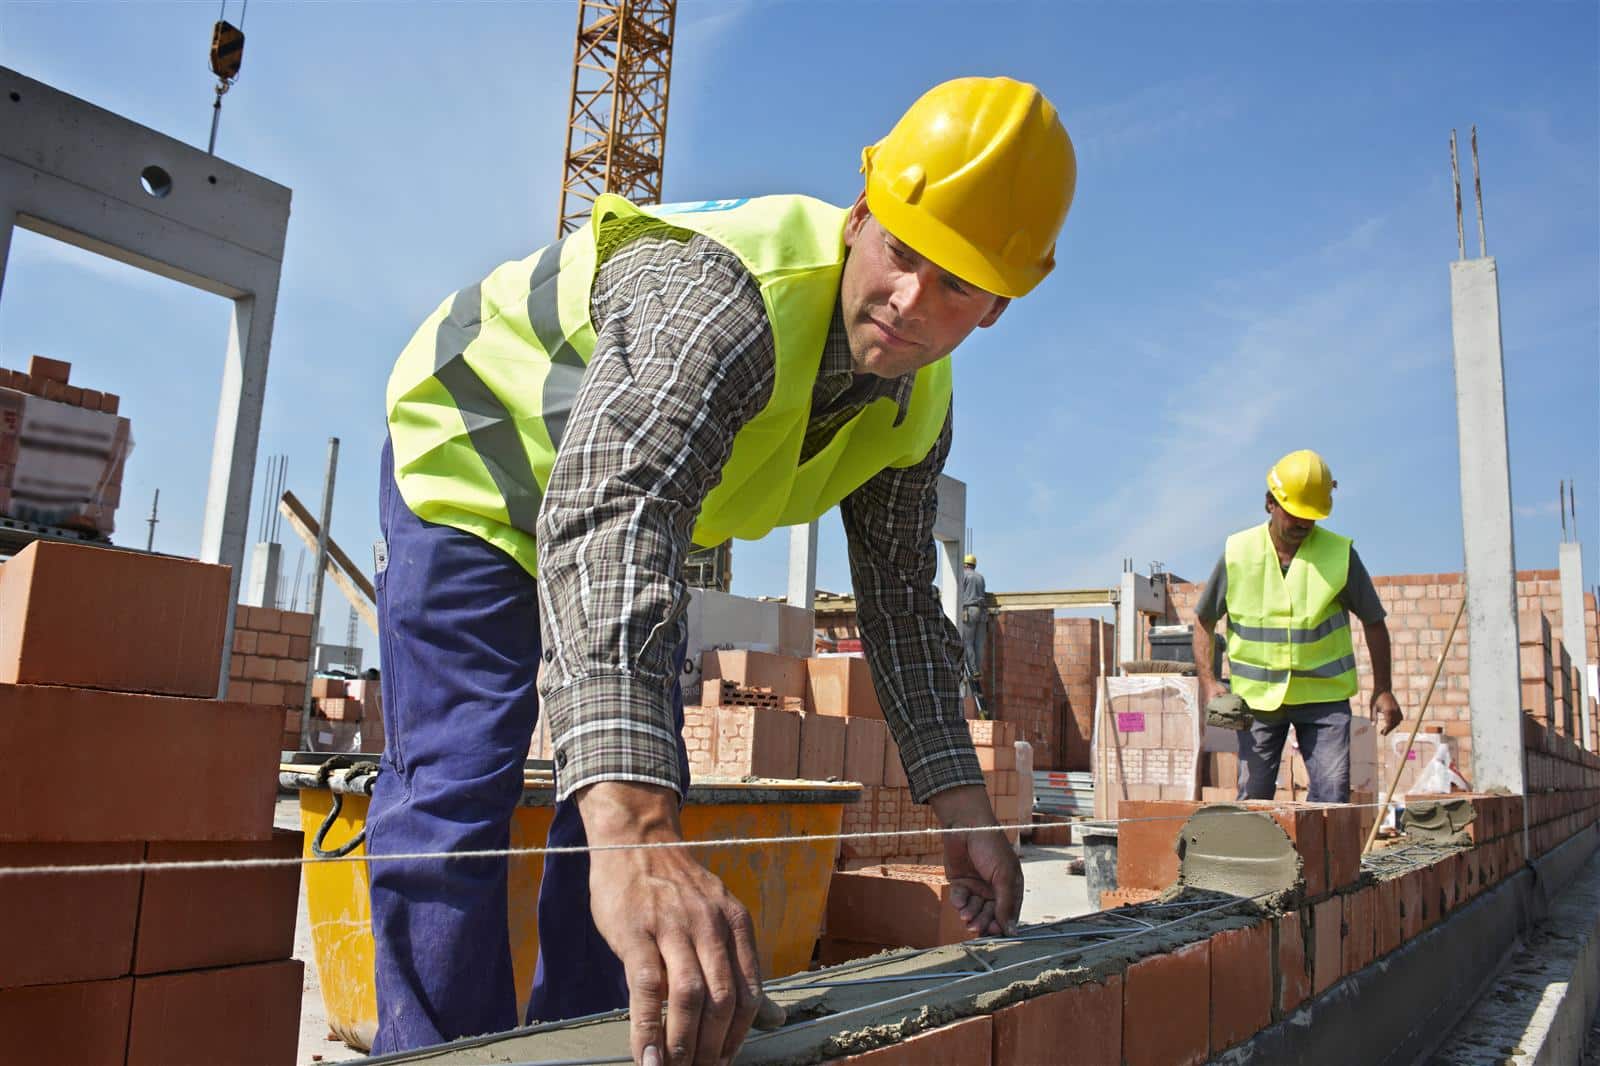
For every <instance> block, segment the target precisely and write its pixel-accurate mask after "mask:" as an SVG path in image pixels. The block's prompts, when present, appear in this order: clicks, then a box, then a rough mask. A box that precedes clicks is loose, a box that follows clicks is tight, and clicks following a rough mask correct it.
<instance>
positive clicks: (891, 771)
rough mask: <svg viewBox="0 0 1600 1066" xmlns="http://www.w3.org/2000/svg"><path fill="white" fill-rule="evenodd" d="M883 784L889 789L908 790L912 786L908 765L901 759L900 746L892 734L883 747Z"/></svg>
mask: <svg viewBox="0 0 1600 1066" xmlns="http://www.w3.org/2000/svg"><path fill="white" fill-rule="evenodd" d="M883 783H884V784H885V785H886V786H888V787H889V788H906V787H908V786H909V785H910V784H911V781H910V779H909V778H907V777H906V765H905V762H904V760H902V759H901V758H900V746H899V745H898V744H896V743H895V742H894V734H893V733H890V734H889V736H888V739H887V740H886V741H885V743H884V745H883Z"/></svg>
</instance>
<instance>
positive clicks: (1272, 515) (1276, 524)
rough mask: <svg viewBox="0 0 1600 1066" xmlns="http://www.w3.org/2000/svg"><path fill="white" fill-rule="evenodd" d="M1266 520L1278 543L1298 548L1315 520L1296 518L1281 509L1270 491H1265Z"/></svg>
mask: <svg viewBox="0 0 1600 1066" xmlns="http://www.w3.org/2000/svg"><path fill="white" fill-rule="evenodd" d="M1267 515H1268V518H1267V522H1268V524H1269V525H1270V526H1271V527H1272V536H1273V538H1274V539H1275V540H1277V542H1278V543H1279V544H1284V545H1288V546H1289V547H1292V548H1299V547H1300V545H1301V544H1304V543H1305V539H1306V538H1307V537H1308V536H1310V535H1311V531H1312V530H1313V529H1315V528H1316V525H1317V523H1316V521H1315V520H1314V519H1310V518H1296V517H1295V516H1294V515H1292V514H1290V513H1289V512H1288V511H1285V510H1284V509H1283V505H1282V504H1280V503H1278V501H1277V499H1276V498H1274V497H1273V495H1272V493H1270V492H1269V493H1267Z"/></svg>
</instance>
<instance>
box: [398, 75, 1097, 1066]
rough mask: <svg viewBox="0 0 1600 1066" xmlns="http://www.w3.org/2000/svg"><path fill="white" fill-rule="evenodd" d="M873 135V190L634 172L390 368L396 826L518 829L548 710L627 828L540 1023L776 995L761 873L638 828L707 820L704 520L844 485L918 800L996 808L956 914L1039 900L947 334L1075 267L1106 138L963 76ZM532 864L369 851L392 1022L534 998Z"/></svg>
mask: <svg viewBox="0 0 1600 1066" xmlns="http://www.w3.org/2000/svg"><path fill="white" fill-rule="evenodd" d="M861 161H862V170H863V172H864V174H865V180H864V186H865V187H864V190H863V191H862V192H861V194H860V195H859V196H858V197H857V198H856V200H855V202H854V204H852V205H851V206H849V207H847V208H840V207H834V206H832V205H829V204H825V203H822V202H821V201H818V200H814V199H811V198H809V197H804V196H767V197H760V198H756V199H733V200H714V201H709V202H704V203H696V204H677V205H671V206H659V207H644V208H641V207H637V206H635V205H633V204H630V203H628V202H627V201H625V200H623V199H622V198H620V197H618V196H613V195H603V196H601V197H600V198H599V199H597V200H596V201H595V204H594V210H593V214H592V216H591V219H590V221H589V223H588V224H587V225H586V226H584V227H583V228H582V229H580V230H578V231H577V232H575V233H572V234H570V235H569V236H567V237H565V238H563V239H562V240H561V241H559V242H557V243H556V244H553V245H551V246H549V247H548V248H546V249H544V250H543V251H540V252H537V253H535V254H534V255H532V256H530V257H528V258H527V259H524V260H521V261H519V262H512V263H506V264H504V265H502V266H500V267H499V268H498V269H496V270H495V271H494V272H493V273H492V274H490V275H489V277H487V278H486V279H485V280H484V281H482V282H481V283H479V284H475V285H470V286H468V287H467V288H465V289H462V290H461V291H460V292H458V293H456V294H455V295H453V296H450V297H449V298H447V299H446V300H444V302H443V303H441V304H440V305H439V307H438V309H437V310H435V311H434V313H433V314H432V315H431V316H430V317H429V318H428V319H427V320H426V321H425V322H424V323H423V325H422V327H421V329H420V330H419V331H418V332H417V333H416V335H415V336H414V337H413V338H412V340H411V342H410V343H409V344H408V345H407V347H406V348H405V350H404V351H403V352H402V353H401V355H400V358H399V360H398V361H397V363H396V365H395V369H394V372H393V374H392V375H391V377H390V379H389V387H388V394H387V404H388V427H389V441H388V444H387V445H386V446H385V447H384V451H383V461H382V472H381V479H380V483H379V487H380V494H381V501H380V504H381V508H380V509H381V521H382V528H383V535H384V538H385V540H386V542H387V546H388V555H387V565H386V568H385V569H384V571H383V572H382V573H381V574H379V576H378V580H377V593H378V610H379V628H380V631H381V636H382V640H383V652H384V656H383V665H384V672H385V679H384V718H385V724H386V726H387V728H388V734H389V746H388V748H387V750H386V751H385V752H384V756H383V764H382V773H381V774H380V775H379V776H378V779H377V784H376V786H375V789H374V793H373V798H372V807H371V811H370V813H369V817H368V822H367V851H368V853H369V854H370V855H374V856H378V855H384V854H403V853H414V852H451V851H461V850H468V849H503V848H505V847H507V846H508V844H509V843H510V839H511V837H510V824H511V816H512V813H513V811H514V810H515V809H516V807H517V804H518V801H519V799H520V798H521V795H522V787H523V784H522V780H523V779H522V770H523V760H524V758H525V757H526V756H527V753H528V745H529V740H530V738H531V736H532V734H533V730H534V724H535V721H536V719H537V718H538V716H539V714H540V713H541V711H542V712H543V713H544V714H546V715H548V719H549V732H550V738H551V743H552V748H553V751H554V763H555V773H556V785H557V787H556V797H555V798H556V808H555V813H554V816H553V823H552V827H551V830H550V836H549V843H550V844H551V845H552V846H558V845H569V846H578V847H583V846H589V845H594V846H599V845H622V847H621V848H617V849H614V850H609V849H608V850H603V851H595V852H592V853H590V852H577V853H572V854H559V855H550V856H547V857H546V860H545V862H544V873H543V880H542V883H541V888H540V896H539V911H538V923H539V952H540V957H539V961H538V966H537V970H536V972H535V975H534V982H533V992H532V998H531V1000H530V1001H529V1009H528V1017H529V1018H530V1019H531V1020H559V1019H565V1018H572V1017H576V1016H579V1015H585V1014H592V1013H596V1012H599V1011H605V1010H609V1009H612V1008H617V1007H623V1006H628V1007H629V1008H630V1014H631V1017H632V1026H631V1041H632V1052H633V1056H634V1058H635V1060H636V1061H639V1062H654V1063H663V1064H664V1063H666V1062H667V1061H671V1062H673V1063H680V1062H695V1063H702V1062H703V1063H716V1062H726V1061H729V1060H730V1059H731V1058H732V1057H733V1055H734V1053H735V1051H736V1050H737V1049H738V1047H739V1045H740V1043H741V1041H742V1040H743V1039H744V1036H745V1032H746V1030H747V1029H748V1028H749V1026H750V1023H751V1020H752V1018H753V1016H754V1014H755V1012H756V1009H757V1006H758V1002H759V1001H758V997H759V996H760V974H759V971H758V967H757V962H756V957H757V956H756V944H755V934H754V930H753V924H752V921H751V917H750V915H749V914H748V913H747V912H746V910H745V908H744V907H743V906H742V905H741V904H740V903H739V901H738V900H736V899H735V898H734V897H733V896H732V895H731V894H730V893H729V892H728V890H727V889H726V888H725V887H724V886H723V885H722V883H721V882H720V881H718V880H717V878H716V877H714V876H712V875H711V874H710V873H708V872H707V870H706V868H705V867H704V866H703V865H701V863H700V860H699V857H698V856H696V855H695V853H693V852H691V851H687V850H684V849H673V848H653V849H652V848H644V847H637V848H636V847H629V845H646V844H654V843H663V842H673V841H678V840H681V839H682V830H681V826H680V822H679V812H678V808H679V804H680V803H681V801H682V796H683V794H684V792H685V790H686V789H687V787H688V783H689V767H688V757H687V754H686V752H685V748H684V743H683V738H682V730H683V693H682V691H681V688H680V686H679V685H678V679H679V678H681V677H682V673H683V672H682V669H681V665H682V661H683V656H684V646H685V637H686V627H685V621H684V612H685V609H686V607H687V604H688V592H687V589H686V588H685V585H684V580H683V562H684V558H685V556H686V555H687V553H688V552H689V550H690V548H691V546H693V545H700V546H704V547H711V546H715V545H718V544H721V543H723V542H724V541H726V540H728V539H729V538H730V537H742V538H747V539H756V538H760V537H762V536H764V535H766V534H767V533H768V532H770V531H771V530H773V529H775V528H777V527H778V526H789V525H800V524H804V523H807V522H812V521H815V520H816V519H817V518H818V517H820V516H821V515H823V514H825V513H826V512H828V511H829V510H830V509H831V508H833V507H834V506H835V505H838V507H839V509H840V514H841V517H842V518H843V520H844V527H845V534H846V539H847V541H848V545H849V556H850V565H851V576H852V579H853V583H854V587H855V594H856V603H857V609H858V618H859V621H860V626H861V636H862V642H863V644H864V645H865V650H866V653H867V657H868V659H869V660H870V663H871V671H872V675H873V679H874V682H875V685H876V688H877V691H878V695H879V697H880V700H881V702H882V703H883V708H884V713H885V717H886V718H887V719H888V723H889V726H890V729H891V731H892V733H893V736H894V738H895V740H896V742H897V743H898V744H899V747H900V755H901V758H902V760H903V761H904V763H905V772H906V775H907V777H908V778H909V779H910V783H911V791H912V795H913V796H914V797H915V799H916V800H917V802H919V803H928V804H931V805H932V807H933V809H934V812H935V814H936V816H937V817H938V819H939V821H940V823H941V824H942V825H943V826H946V827H951V828H971V829H972V830H973V832H971V833H961V834H951V835H946V836H944V837H943V838H942V839H943V840H944V842H945V844H944V855H945V869H946V871H947V873H948V874H949V876H950V878H951V881H952V892H951V899H952V902H953V905H954V906H955V908H956V910H957V911H958V913H959V916H960V919H961V920H962V921H963V923H964V924H965V925H966V927H967V928H968V929H969V930H971V931H973V932H975V933H979V934H998V933H1001V932H1004V931H1009V930H1011V929H1013V928H1014V926H1015V923H1016V920H1017V917H1018V914H1019V911H1020V908H1021V901H1022V889H1023V878H1022V867H1021V864H1020V863H1019V861H1018V860H1017V857H1016V855H1015V854H1014V853H1013V852H1012V850H1011V848H1010V845H1009V843H1008V841H1007V840H1006V838H1005V835H1004V833H1003V832H1002V831H1001V830H999V829H998V828H995V826H996V818H995V814H994V810H993V808H992V806H991V804H990V802H989V798H988V795H987V794H986V792H985V790H984V779H983V773H982V771H981V769H980V767H979V763H978V758H977V754H976V752H975V751H974V750H973V746H972V739H971V736H970V735H969V733H968V730H967V724H966V722H965V721H964V720H963V718H962V714H961V698H960V678H961V671H960V663H959V662H958V656H959V655H960V638H959V635H958V634H957V632H956V629H955V627H954V626H952V625H951V624H950V622H949V620H948V619H947V618H946V617H945V616H944V613H943V610H942V608H941V605H940V601H939V596H938V592H937V590H936V588H935V587H934V581H935V578H936V575H937V560H938V555H937V552H936V550H935V545H934V538H933V527H934V522H935V518H936V516H937V512H938V481H939V475H940V471H941V470H942V469H943V467H944V464H945V457H946V456H947V455H948V454H949V451H950V441H951V428H950V427H951V420H950V398H951V381H952V372H951V366H950V360H949V359H948V358H947V357H948V356H949V354H950V353H951V352H952V351H953V350H954V349H955V348H956V346H957V345H958V344H960V343H961V342H962V341H963V340H964V339H965V338H966V337H967V336H968V334H970V333H971V332H972V331H973V330H974V329H980V328H983V327H987V326H992V325H994V323H995V322H996V321H997V320H998V319H999V318H1000V315H1001V313H1002V312H1003V311H1004V310H1005V309H1006V306H1007V305H1008V304H1009V302H1010V301H1011V300H1012V299H1014V298H1016V297H1020V296H1024V295H1026V294H1027V293H1028V292H1030V291H1031V290H1032V289H1033V288H1034V287H1035V286H1036V285H1038V284H1039V282H1041V281H1043V280H1044V278H1045V276H1046V275H1048V274H1049V273H1050V271H1051V270H1052V269H1053V267H1054V266H1055V245H1056V236H1057V233H1058V232H1059V231H1060V229H1061V225H1062V222H1063V221H1064V220H1065V218H1066V214H1067V208H1068V206H1069V205H1070V203H1071V200H1072V192H1073V186H1074V183H1075V180H1076V173H1077V169H1076V167H1077V164H1076V161H1075V158H1074V155H1073V150H1072V142H1071V141H1070V140H1069V138H1068V137H1067V132H1066V130H1065V128H1064V127H1063V126H1062V124H1061V121H1060V119H1059V118H1058V117H1057V115H1056V110H1055V108H1054V107H1053V106H1052V105H1051V103H1050V101H1049V100H1047V99H1046V98H1045V97H1044V95H1043V94H1042V93H1041V92H1040V91H1039V90H1038V89H1037V88H1035V87H1034V86H1032V85H1027V84H1024V83H1021V82H1016V81H1012V80H1010V79H1007V78H962V79H958V80H956V81H950V82H946V83H944V84H942V85H939V86H936V87H935V88H933V89H932V90H930V91H929V92H928V93H926V94H925V95H924V96H923V97H922V98H921V99H919V100H918V101H917V102H916V103H915V104H913V105H912V107H911V109H910V110H909V111H907V112H906V114H905V115H904V116H903V117H902V118H901V119H900V121H899V122H898V123H897V124H896V125H895V127H894V128H893V129H892V130H891V131H890V132H889V133H888V134H887V135H886V136H885V137H884V138H883V139H882V140H881V141H879V142H878V143H877V144H875V145H871V146H868V147H867V148H866V149H865V150H863V152H862V155H861ZM769 850H771V849H769ZM506 866H507V864H506V860H505V858H503V857H482V858H472V859H462V860H451V861H440V860H437V859H431V860H430V859H415V860H404V861H394V862H385V863H374V864H373V865H372V869H371V878H372V922H373V933H374V936H375V939H376V942H377V955H376V985H377V997H378V1033H377V1038H376V1045H375V1047H374V1050H375V1051H378V1052H389V1051H396V1050H400V1049H404V1048H411V1047H416V1046H418V1045H423V1044H430V1043H436V1042H440V1041H443V1040H447V1039H451V1038H454V1037H459V1036H465V1035H471V1034H477V1033H487V1032H497V1031H503V1030H506V1029H510V1028H512V1027H513V1026H515V1025H516V1024H517V1023H518V1022H519V1020H520V1018H519V1015H518V1004H520V1003H521V1002H522V1000H523V997H524V996H526V995H527V994H528V991H527V989H526V988H518V987H516V985H515V981H514V979H513V975H512V965H511V950H510V947H509V943H508V940H509V936H508V932H507V906H508V902H507V886H506ZM768 917H769V919H770V918H772V916H768ZM664 1001H666V1002H667V1003H668V1006H669V1010H668V1014H667V1017H666V1020H665V1022H664V1023H663V1021H662V1013H661V1011H662V1004H663V1002H664Z"/></svg>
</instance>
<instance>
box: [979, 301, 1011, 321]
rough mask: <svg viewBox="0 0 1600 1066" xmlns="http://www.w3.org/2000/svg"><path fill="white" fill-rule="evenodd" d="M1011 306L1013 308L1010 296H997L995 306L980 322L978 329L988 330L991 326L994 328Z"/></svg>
mask: <svg viewBox="0 0 1600 1066" xmlns="http://www.w3.org/2000/svg"><path fill="white" fill-rule="evenodd" d="M1010 306H1011V297H1009V296H996V297H995V298H994V306H993V307H992V308H990V309H989V313H988V314H986V315H984V316H983V318H981V319H979V320H978V328H979V329H988V328H989V327H990V326H992V325H994V324H995V323H996V322H998V321H1000V316H1001V315H1002V314H1004V313H1005V310H1006V308H1008V307H1010Z"/></svg>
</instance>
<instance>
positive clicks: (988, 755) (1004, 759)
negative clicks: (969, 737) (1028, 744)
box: [975, 745, 1017, 771]
mask: <svg viewBox="0 0 1600 1066" xmlns="http://www.w3.org/2000/svg"><path fill="white" fill-rule="evenodd" d="M975 750H976V751H977V753H978V766H979V767H981V768H982V769H984V770H988V771H995V770H1009V771H1015V770H1016V768H1017V749H1016V746H1015V745H1013V746H1011V747H997V748H991V747H980V748H976V749H975Z"/></svg>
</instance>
